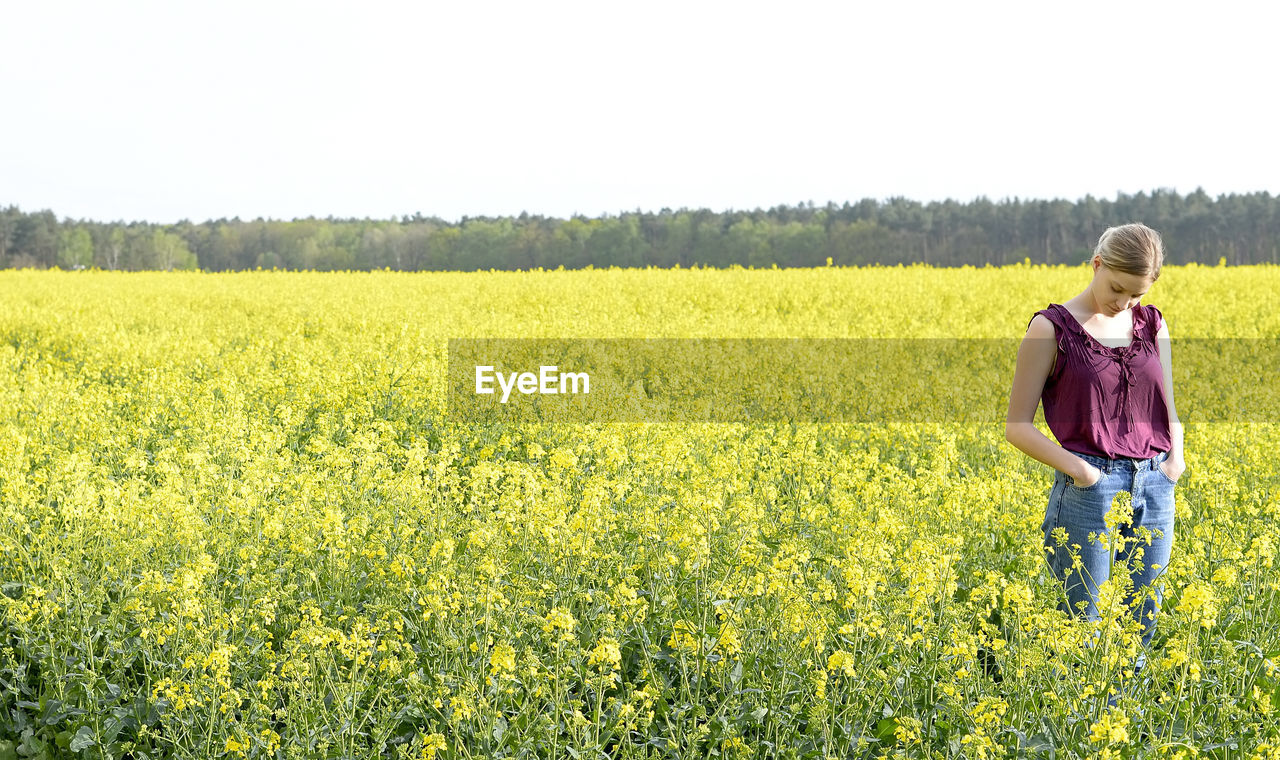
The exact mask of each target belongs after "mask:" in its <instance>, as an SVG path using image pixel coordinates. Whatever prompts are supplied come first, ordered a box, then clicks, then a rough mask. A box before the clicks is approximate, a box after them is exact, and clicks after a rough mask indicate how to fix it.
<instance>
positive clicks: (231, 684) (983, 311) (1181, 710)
mask: <svg viewBox="0 0 1280 760" xmlns="http://www.w3.org/2000/svg"><path fill="white" fill-rule="evenodd" d="M1088 279H1089V272H1088V271H1087V270H1086V269H1085V268H1084V267H1070V268H1068V267H1055V268H1048V267H1039V266H1029V265H1020V266H1014V267H1007V268H1000V269H994V268H986V269H972V268H965V269H952V270H939V269H930V268H926V267H907V268H903V267H895V268H871V269H840V268H820V269H808V270H772V271H753V270H728V271H712V270H675V271H671V270H664V271H658V270H648V271H623V270H614V271H574V272H567V271H556V272H526V273H499V272H489V273H470V274H439V273H436V274H402V273H391V272H374V273H343V274H323V273H282V272H253V273H240V274H216V275H215V274H200V273H182V274H178V273H135V274H121V273H111V272H74V273H63V272H56V271H55V272H33V271H6V272H0V583H2V584H3V585H2V586H0V591H2V593H0V760H9V759H10V758H60V757H83V758H138V759H141V758H279V759H284V760H293V759H294V758H417V759H420V760H431V759H432V758H437V759H439V760H454V759H455V758H566V757H567V758H573V759H574V760H583V759H584V758H592V759H594V758H668V757H669V758H695V757H717V758H729V759H732V760H742V759H744V758H774V757H777V758H849V757H868V758H871V757H956V758H995V757H1112V758H1120V757H1124V758H1129V757H1170V758H1174V757H1181V758H1191V757H1214V758H1228V757H1230V758H1237V757H1238V758H1280V673H1277V672H1276V670H1277V662H1278V661H1280V609H1277V602H1278V600H1280V569H1278V568H1276V567H1275V564H1276V561H1277V553H1278V550H1280V524H1278V522H1277V515H1278V514H1280V460H1278V458H1277V453H1276V452H1277V451H1278V450H1280V447H1278V444H1280V428H1278V427H1277V425H1276V422H1277V419H1278V418H1277V415H1276V412H1277V410H1276V409H1275V408H1270V409H1268V408H1258V407H1257V406H1254V407H1245V408H1236V409H1233V411H1232V413H1231V414H1228V415H1219V416H1218V417H1217V418H1215V421H1205V422H1199V421H1197V420H1196V419H1195V417H1194V412H1195V411H1196V406H1195V403H1194V402H1195V398H1196V397H1193V396H1192V395H1191V394H1190V392H1189V393H1188V401H1187V407H1186V408H1185V409H1184V408H1183V406H1182V404H1180V405H1179V408H1180V411H1182V414H1183V418H1184V422H1185V423H1186V447H1185V454H1186V461H1187V464H1188V470H1187V472H1186V473H1185V475H1184V476H1183V477H1182V478H1181V479H1180V480H1179V482H1178V485H1177V491H1176V499H1177V510H1178V516H1177V527H1176V535H1175V540H1174V551H1173V557H1172V559H1171V561H1170V563H1169V567H1168V568H1167V571H1166V573H1165V576H1164V577H1165V599H1164V606H1163V609H1162V611H1161V613H1160V617H1159V619H1158V631H1157V636H1156V639H1155V641H1154V642H1153V646H1152V649H1151V651H1150V653H1149V654H1148V658H1149V659H1148V664H1147V666H1146V667H1145V668H1143V669H1142V671H1141V673H1140V674H1138V675H1136V676H1135V675H1134V674H1133V669H1132V667H1131V665H1132V662H1133V658H1134V656H1135V655H1136V654H1137V650H1138V647H1139V643H1138V635H1137V632H1136V630H1135V629H1134V626H1133V624H1132V623H1127V621H1128V620H1129V618H1128V617H1127V615H1126V614H1124V613H1123V610H1119V609H1118V608H1117V605H1116V604H1115V603H1114V600H1115V598H1118V594H1117V593H1116V592H1117V591H1118V589H1114V588H1108V589H1104V593H1103V596H1104V599H1103V603H1102V604H1101V608H1102V609H1103V610H1104V611H1105V614H1104V616H1103V619H1102V620H1101V621H1098V622H1096V623H1088V622H1084V621H1080V620H1075V619H1069V618H1068V617H1067V616H1065V615H1064V614H1063V613H1061V612H1059V611H1058V609H1057V603H1058V599H1059V597H1060V594H1061V588H1060V587H1059V586H1058V585H1056V584H1055V582H1054V581H1053V579H1052V576H1051V575H1050V574H1049V572H1048V569H1047V566H1046V564H1045V561H1044V559H1043V555H1044V550H1043V537H1042V535H1041V534H1040V533H1039V528H1040V524H1041V520H1042V518H1043V516H1044V511H1045V506H1046V500H1047V498H1048V495H1049V488H1050V485H1051V482H1052V475H1053V472H1052V470H1050V469H1049V468H1048V467H1046V466H1044V465H1042V464H1040V463H1039V462H1036V461H1034V460H1031V459H1030V458H1028V457H1027V456H1025V455H1024V454H1022V453H1021V452H1019V451H1017V450H1016V449H1014V448H1013V447H1012V446H1010V445H1009V444H1008V443H1007V442H1006V441H1005V440H1004V426H1003V420H1002V419H1001V420H999V421H994V420H993V421H991V422H965V423H956V422H949V421H947V416H946V414H945V413H944V412H945V410H930V409H920V410H919V414H920V416H919V419H918V420H914V419H902V420H900V421H886V422H881V423H875V424H866V423H858V422H814V421H800V422H797V421H790V422H788V421H784V420H775V421H765V422H751V423H747V422H736V423H735V422H726V423H715V424H712V423H697V422H693V423H690V422H680V423H674V422H673V423H666V424H664V423H662V422H657V423H647V424H641V423H634V424H628V423H625V422H622V423H611V424H599V425H584V424H569V423H559V422H541V423H521V424H513V423H510V422H502V423H497V422H495V423H493V424H484V423H483V422H475V421H468V422H466V423H462V422H460V421H458V420H457V419H455V418H453V417H451V416H450V414H449V409H448V404H447V388H446V361H447V346H448V341H449V339H451V338H462V337H472V338H955V339H976V338H983V339H1008V340H1009V345H1010V350H1013V351H1016V347H1017V341H1018V339H1020V338H1021V337H1022V335H1023V334H1024V332H1025V330H1026V326H1027V323H1028V321H1029V320H1030V318H1031V315H1032V314H1033V313H1034V312H1035V311H1036V310H1038V309H1042V308H1044V307H1045V306H1046V305H1047V304H1049V303H1050V302H1062V301H1064V300H1067V299H1068V298H1070V297H1071V296H1073V295H1075V294H1076V293H1078V292H1080V291H1081V290H1082V289H1083V288H1084V287H1085V286H1086V284H1087V282H1088ZM1277 292H1280V269H1277V268H1275V267H1240V268H1228V267H1195V266H1192V267H1177V266H1166V267H1165V268H1164V270H1163V272H1162V275H1161V278H1160V280H1159V281H1158V282H1157V283H1156V285H1155V286H1154V287H1153V288H1152V290H1151V292H1150V294H1149V297H1148V298H1147V299H1145V301H1146V302H1148V303H1153V304H1155V305H1156V306H1158V307H1159V308H1160V309H1161V311H1162V312H1163V313H1164V314H1165V317H1166V319H1167V320H1168V323H1169V326H1170V330H1171V332H1172V336H1173V341H1174V344H1173V345H1174V363H1175V368H1176V369H1177V370H1178V372H1179V373H1180V374H1179V375H1178V376H1179V377H1185V378H1187V389H1188V391H1191V390H1197V389H1199V390H1198V392H1200V394H1201V395H1200V398H1211V397H1212V398H1213V399H1216V401H1215V403H1217V402H1221V403H1224V404H1226V405H1227V406H1228V407H1230V405H1231V400H1232V398H1236V396H1233V395H1232V394H1233V393H1239V394H1241V395H1240V396H1239V397H1240V398H1245V397H1248V398H1253V396H1252V395H1250V394H1249V393H1247V391H1249V390H1250V388H1249V387H1246V386H1248V385H1249V384H1253V385H1265V383H1266V381H1267V380H1268V379H1269V378H1268V376H1266V375H1263V377H1262V378H1261V379H1258V378H1257V377H1256V376H1255V375H1254V374H1251V373H1249V372H1247V371H1245V370H1246V368H1244V367H1241V366H1234V365H1231V364H1223V363H1221V362H1215V361H1212V357H1211V356H1208V355H1206V353H1205V352H1203V351H1201V352H1198V353H1195V354H1188V361H1189V362H1191V361H1194V362H1195V364H1194V366H1192V365H1190V364H1189V365H1188V366H1183V365H1181V364H1179V353H1178V341H1179V340H1180V339H1184V338H1187V339H1190V338H1195V339H1252V340H1256V341H1265V340H1274V339H1276V338H1280V309H1277V308H1276V306H1277V301H1276V296H1275V294H1276V293H1277ZM1233 367H1234V368H1233ZM1237 370H1238V371H1237ZM1011 379H1012V378H1011V377H1008V378H1006V385H1007V382H1008V381H1011ZM1205 389H1209V390H1205ZM1213 389H1218V391H1219V396H1217V397H1213ZM1180 390H1181V389H1180V387H1179V386H1177V385H1175V388H1174V391H1175V394H1178V393H1179V392H1180ZM907 392H908V393H909V391H907ZM996 392H997V393H999V394H1002V395H1003V396H1004V397H1006V398H1007V387H1006V388H998V389H996ZM1263 398H1265V395H1264V396H1263ZM1179 400H1181V397H1179ZM1039 424H1040V425H1041V429H1042V430H1044V432H1046V434H1047V433H1048V432H1049V431H1048V428H1047V427H1045V426H1044V425H1043V421H1042V420H1041V422H1040V423H1039ZM1123 501H1124V499H1123V498H1120V499H1117V505H1116V507H1117V510H1116V514H1117V515H1122V514H1123V509H1124V506H1125V505H1124V503H1123Z"/></svg>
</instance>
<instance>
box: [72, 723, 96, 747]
mask: <svg viewBox="0 0 1280 760" xmlns="http://www.w3.org/2000/svg"><path fill="white" fill-rule="evenodd" d="M97 743H98V740H97V739H95V738H94V735H93V729H92V728H89V727H88V726H81V727H80V730H79V731H76V735H75V736H73V737H71V751H72V752H83V751H84V750H86V749H88V748H90V747H92V746H93V745H95V744H97Z"/></svg>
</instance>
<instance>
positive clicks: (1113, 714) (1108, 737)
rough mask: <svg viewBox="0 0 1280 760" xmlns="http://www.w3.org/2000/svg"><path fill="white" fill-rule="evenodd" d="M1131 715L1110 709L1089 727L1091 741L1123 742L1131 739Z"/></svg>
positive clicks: (1097, 742)
mask: <svg viewBox="0 0 1280 760" xmlns="http://www.w3.org/2000/svg"><path fill="white" fill-rule="evenodd" d="M1128 725H1129V716H1127V715H1125V714H1124V713H1123V712H1119V711H1116V710H1109V711H1107V712H1106V713H1104V714H1103V716H1102V717H1101V718H1100V719H1099V720H1098V722H1096V723H1094V724H1093V726H1091V727H1090V729H1089V741H1091V742H1093V743H1095V744H1122V743H1124V742H1127V741H1129V731H1128Z"/></svg>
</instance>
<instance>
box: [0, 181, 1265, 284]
mask: <svg viewBox="0 0 1280 760" xmlns="http://www.w3.org/2000/svg"><path fill="white" fill-rule="evenodd" d="M1133 221H1140V222H1144V223H1145V224H1147V225H1149V226H1151V227H1154V228H1155V229H1157V230H1159V231H1160V232H1161V234H1162V235H1163V236H1164V239H1165V248H1166V251H1167V254H1168V258H1167V259H1166V261H1167V262H1168V263H1170V264H1185V263H1188V262H1192V261H1196V262H1199V263H1202V264H1217V263H1218V261H1219V260H1220V259H1226V261H1227V263H1228V264H1258V263H1263V262H1271V263H1277V252H1278V246H1280V243H1278V242H1277V241H1278V240H1280V197H1272V196H1271V194H1270V193H1266V192H1263V193H1249V194H1245V195H1236V194H1232V195H1222V196H1219V197H1218V198H1217V199H1214V198H1211V197H1209V196H1208V194H1206V193H1205V192H1204V191H1203V190H1196V191H1195V192H1193V193H1190V194H1189V195H1185V196H1183V195H1179V194H1178V193H1177V192H1174V191H1172V190H1155V191H1153V192H1151V193H1150V194H1148V193H1145V192H1140V193H1137V194H1136V195H1125V194H1119V195H1117V196H1116V199H1115V200H1105V199H1097V198H1094V197H1092V196H1087V197H1085V198H1083V199H1081V200H1078V201H1074V202H1073V201H1067V200H1061V199H1055V200H1051V201H1044V200H1022V199H1018V198H1013V199H1005V200H1003V201H1000V202H998V203H997V202H992V201H990V200H989V199H987V198H978V199H976V200H973V201H971V202H968V203H960V202H957V201H953V200H946V201H934V202H930V203H920V202H918V201H912V200H908V199H906V198H889V199H887V200H884V201H877V200H874V199H869V198H868V199H864V200H862V201H859V202H858V203H853V204H851V203H845V204H843V205H840V206H837V205H835V204H834V203H828V204H827V205H826V206H815V205H813V204H812V203H802V204H799V205H797V206H776V207H774V208H771V209H768V210H767V211H766V210H760V209H756V210H754V211H732V210H731V211H724V212H715V211H709V210H707V209H696V210H690V209H679V210H675V211H673V210H671V209H665V208H664V209H662V210H661V211H659V212H657V213H647V212H641V211H635V212H629V213H625V214H621V215H618V216H605V217H598V218H587V217H581V216H576V217H573V218H572V219H554V218H548V217H541V216H531V215H529V214H521V215H520V216H518V217H496V218H492V217H463V218H462V219H461V220H460V221H458V222H456V223H453V222H446V221H444V220H441V219H438V218H434V217H424V216H422V215H420V214H418V215H414V216H412V217H407V216H406V217H403V218H401V219H398V220H395V219H392V220H371V219H334V218H328V219H314V218H308V219H299V220H294V221H289V222H286V221H272V220H263V219H256V220H253V221H247V222H246V221H240V220H239V219H230V220H227V219H219V220H216V221H207V222H202V223H200V224H194V223H192V222H186V221H184V222H179V223H178V224H174V225H152V224H145V223H138V222H135V223H131V224H124V223H122V222H117V223H101V222H90V221H75V220H70V219H67V220H63V221H62V222H58V220H57V218H56V217H55V216H54V214H53V213H52V212H50V211H38V212H32V213H24V212H22V211H20V210H19V209H18V208H17V207H14V206H10V207H8V208H0V267H35V268H48V267H52V266H56V265H63V266H64V267H68V266H71V267H74V266H80V265H82V262H84V261H85V260H86V259H88V260H91V261H92V264H91V266H96V267H98V268H100V269H123V270H135V271H136V270H145V269H190V268H197V267H198V268H199V269H202V270H204V271H213V272H217V271H231V270H245V269H256V268H263V269H294V270H296V269H313V270H320V271H326V270H361V271H368V270H374V269H392V270H397V271H478V270H485V269H505V270H525V269H534V268H538V267H542V268H545V269H555V268H556V267H561V266H563V267H564V268H565V269H582V268H585V267H589V266H590V267H596V268H607V267H611V266H617V267H648V266H656V267H673V266H677V265H678V266H682V267H692V266H703V267H718V268H723V267H731V266H734V265H738V266H744V267H766V268H767V267H770V266H773V265H777V266H778V267H783V268H786V267H812V266H822V265H824V264H825V263H826V262H827V260H828V259H830V260H831V262H832V263H833V264H835V265H837V266H851V265H867V264H877V263H879V264H884V265H889V266H892V265H894V264H899V263H901V264H910V263H914V262H923V263H927V264H932V265H935V266H963V265H970V266H983V265H985V264H991V265H995V266H1001V265H1005V264H1013V263H1016V262H1020V261H1023V260H1024V259H1030V260H1031V261H1032V262H1034V263H1044V264H1074V263H1079V262H1082V261H1084V260H1085V259H1086V258H1087V257H1088V255H1089V253H1090V252H1091V251H1092V249H1093V246H1094V244H1095V243H1096V242H1097V239H1098V236H1099V235H1100V234H1101V233H1102V231H1103V230H1105V229H1106V228H1107V227H1109V226H1112V225H1116V224H1124V223H1127V222H1133ZM83 232H87V233H88V237H89V240H86V239H85V235H84V234H83ZM90 241H91V242H92V246H91V248H92V250H91V252H90V251H89V250H88V247H89V242H90Z"/></svg>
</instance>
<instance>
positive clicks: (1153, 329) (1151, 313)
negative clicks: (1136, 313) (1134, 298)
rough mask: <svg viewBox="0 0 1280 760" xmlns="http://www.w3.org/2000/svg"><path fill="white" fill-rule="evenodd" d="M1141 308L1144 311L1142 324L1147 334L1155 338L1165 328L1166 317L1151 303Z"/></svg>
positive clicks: (1142, 305)
mask: <svg viewBox="0 0 1280 760" xmlns="http://www.w3.org/2000/svg"><path fill="white" fill-rule="evenodd" d="M1140 308H1141V309H1142V313H1141V315H1140V316H1141V318H1142V324H1143V326H1144V328H1145V329H1146V330H1147V332H1148V333H1149V334H1150V335H1152V336H1154V335H1155V334H1156V333H1158V332H1160V328H1161V327H1163V326H1164V315H1163V314H1161V313H1160V310H1159V309H1157V308H1156V307H1154V306H1152V305H1151V304H1149V303H1148V304H1141V306H1140Z"/></svg>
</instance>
